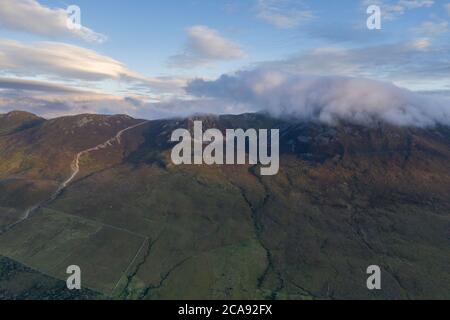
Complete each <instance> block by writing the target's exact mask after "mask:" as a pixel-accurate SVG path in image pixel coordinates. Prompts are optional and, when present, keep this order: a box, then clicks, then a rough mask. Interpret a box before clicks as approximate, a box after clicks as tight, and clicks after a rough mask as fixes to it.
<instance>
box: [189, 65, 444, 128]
mask: <svg viewBox="0 0 450 320" xmlns="http://www.w3.org/2000/svg"><path fill="white" fill-rule="evenodd" d="M186 90H187V92H188V93H189V94H192V95H194V96H198V97H208V98H215V99H221V100H225V101H228V102H229V103H230V104H239V105H242V104H246V105H248V107H249V109H260V110H265V111H268V112H270V113H271V114H272V115H275V116H278V117H282V118H290V117H295V118H297V119H305V120H312V121H320V122H325V123H335V122H336V121H339V120H344V121H351V122H355V123H363V124H368V123H371V122H373V121H380V120H381V121H385V122H388V123H391V124H395V125H411V126H419V127H423V126H431V125H435V124H447V125H449V124H450V103H449V102H450V101H446V100H445V99H444V98H438V97H431V96H425V95H421V94H418V93H414V92H412V91H409V90H406V89H403V88H400V87H397V86H395V85H393V84H389V83H384V82H379V81H374V80H368V79H361V78H350V77H340V76H334V77H326V76H304V75H299V74H292V73H289V72H282V71H274V70H272V69H256V70H252V71H241V72H238V73H236V74H234V75H223V76H221V77H220V78H219V79H217V80H214V81H206V80H201V79H198V80H194V81H192V82H191V83H190V84H189V85H188V87H187V89H186Z"/></svg>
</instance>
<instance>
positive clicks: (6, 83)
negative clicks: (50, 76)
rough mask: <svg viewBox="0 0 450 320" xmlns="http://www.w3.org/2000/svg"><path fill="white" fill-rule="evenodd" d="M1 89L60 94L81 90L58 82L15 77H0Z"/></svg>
mask: <svg viewBox="0 0 450 320" xmlns="http://www.w3.org/2000/svg"><path fill="white" fill-rule="evenodd" d="M1 89H7V90H21V91H33V92H47V93H60V94H68V93H80V92H81V91H80V90H77V89H73V88H69V87H65V86H63V85H60V84H54V83H48V82H47V83H46V82H42V81H34V80H26V79H16V78H0V90H1Z"/></svg>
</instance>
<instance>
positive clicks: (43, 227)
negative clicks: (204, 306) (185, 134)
mask: <svg viewBox="0 0 450 320" xmlns="http://www.w3.org/2000/svg"><path fill="white" fill-rule="evenodd" d="M25 115H26V114H22V116H23V117H24V119H29V118H34V117H33V116H32V115H26V116H25ZM0 119H1V120H0V126H1V127H0V130H1V128H8V129H5V130H4V132H5V133H4V134H3V135H2V136H1V137H0V226H2V227H3V229H4V232H3V233H2V234H1V235H0V255H3V256H6V257H8V258H10V259H13V260H14V261H16V262H17V263H22V264H25V265H27V266H29V267H30V268H32V269H33V270H35V271H34V272H33V277H32V279H31V280H30V279H29V278H25V280H24V278H23V276H21V272H19V271H17V275H16V273H15V272H16V271H14V270H16V269H17V270H22V268H23V267H21V266H19V265H18V264H15V262H14V263H13V262H11V260H9V259H0V292H12V290H13V289H11V288H14V286H16V285H17V283H19V284H23V283H25V284H23V287H22V288H32V289H29V290H30V292H28V291H27V290H25V289H24V290H25V291H21V292H22V293H20V294H17V295H16V296H17V297H19V298H23V297H28V296H26V295H24V294H29V295H31V296H32V297H42V298H48V297H50V298H62V299H65V298H69V299H70V298H73V296H71V295H70V294H69V293H67V292H64V291H62V292H61V291H58V290H59V289H58V288H61V287H60V286H61V282H58V281H57V280H51V281H53V283H54V286H53V285H48V286H47V284H49V283H52V282H49V281H50V280H48V278H46V277H45V279H47V280H42V281H43V283H45V284H46V285H43V286H41V287H40V288H38V289H39V290H40V291H38V289H36V288H35V286H33V283H36V282H32V281H41V280H36V279H40V277H42V279H44V276H43V275H40V274H38V273H37V272H41V273H43V274H48V275H50V276H52V277H54V278H55V279H65V276H66V275H65V268H66V267H67V266H68V265H71V264H77V265H80V267H81V268H82V272H83V274H82V279H83V285H84V287H87V288H90V289H92V290H94V291H97V292H101V293H103V294H105V295H106V296H108V297H112V298H122V299H167V298H169V299H211V298H219V299H240V298H242V299H255V298H267V299H350V298H357V299H359V298H369V299H425V298H436V299H445V298H446V299H450V268H449V266H450V200H449V199H450V162H449V160H450V129H449V128H448V127H438V128H432V129H415V128H398V127H391V126H387V125H384V124H379V125H374V126H372V127H370V128H369V127H363V126H356V125H350V124H340V125H337V126H335V127H329V126H324V125H319V124H314V123H298V122H290V121H281V120H275V119H272V118H270V117H266V116H264V115H253V114H248V115H241V116H222V117H202V120H203V121H204V125H205V126H207V127H215V128H220V129H225V128H244V129H245V128H279V129H280V134H281V135H280V144H281V166H280V173H279V174H278V175H277V176H273V177H260V176H259V175H257V174H256V173H257V172H259V170H257V168H256V167H251V166H218V167H208V166H194V165H192V166H179V167H176V166H173V165H172V164H171V161H170V150H171V146H172V144H171V143H169V138H170V135H171V133H172V131H173V130H174V129H176V128H180V127H187V128H191V126H192V125H193V119H185V120H164V121H163V120H161V121H151V122H148V123H146V124H145V125H142V126H140V127H137V128H135V129H133V130H130V131H128V132H126V133H124V135H123V136H122V139H121V143H120V144H119V143H117V142H116V143H114V144H113V145H112V146H110V147H108V148H105V149H102V150H99V151H94V152H91V153H89V154H87V155H85V156H83V157H82V158H81V159H80V160H81V161H80V168H81V171H80V173H79V175H78V176H77V177H76V179H75V180H74V181H73V182H72V183H71V184H69V186H68V187H67V188H66V189H64V190H63V192H62V193H61V194H59V195H58V196H57V197H56V199H54V200H52V201H46V200H48V199H49V197H51V195H52V193H53V192H54V191H55V189H56V188H57V187H58V185H59V183H61V182H62V181H64V180H65V179H67V177H68V176H69V175H70V173H71V167H70V166H71V162H72V161H73V158H74V156H75V155H76V153H78V152H80V151H82V150H85V149H87V148H90V147H94V146H96V145H98V144H100V143H103V142H104V141H106V140H108V139H109V138H111V137H113V136H114V135H115V134H116V133H117V132H118V131H120V130H122V129H124V128H126V127H128V126H131V125H134V124H136V123H139V121H138V120H134V119H131V118H128V117H125V116H111V117H107V116H93V115H81V116H76V117H66V118H60V119H55V120H50V121H44V120H42V119H39V121H36V122H33V123H32V124H27V125H22V124H21V123H20V121H18V122H17V121H16V122H15V123H14V124H9V122H8V121H7V120H6V121H5V119H7V116H1V118H0ZM36 204H41V205H42V207H41V208H40V209H38V210H36V211H35V212H33V214H32V215H31V216H30V217H29V218H28V219H26V220H24V221H22V222H21V223H19V224H17V225H16V226H14V227H13V228H6V227H7V226H8V225H10V224H11V223H14V222H15V221H19V220H20V219H21V218H22V215H23V212H24V211H26V209H27V208H30V207H31V206H34V205H36ZM372 264H376V265H379V266H380V267H381V268H382V272H383V274H382V290H381V291H377V292H371V291H368V290H367V289H366V279H367V275H366V268H367V267H368V266H369V265H372ZM11 266H12V267H11ZM16 266H17V267H16ZM3 270H6V271H3ZM8 270H10V271H8ZM11 272H12V273H11ZM27 272H28V269H27ZM30 272H31V271H30ZM16 279H17V280H16ZM46 281H47V282H46ZM58 286H59V287H58ZM49 288H51V289H49ZM61 290H62V289H61ZM49 291H50V292H54V293H55V294H53V293H52V294H49V293H48V292H49ZM26 292H28V293H26ZM6 296H7V297H10V296H11V295H10V294H6ZM82 297H85V298H89V297H90V296H89V294H87V293H86V295H82ZM92 297H95V296H92Z"/></svg>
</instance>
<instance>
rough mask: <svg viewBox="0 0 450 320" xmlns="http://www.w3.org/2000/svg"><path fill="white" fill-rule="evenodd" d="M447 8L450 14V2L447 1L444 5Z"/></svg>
mask: <svg viewBox="0 0 450 320" xmlns="http://www.w3.org/2000/svg"><path fill="white" fill-rule="evenodd" d="M444 7H445V9H446V10H447V13H448V15H449V16H450V3H447V4H446V5H444Z"/></svg>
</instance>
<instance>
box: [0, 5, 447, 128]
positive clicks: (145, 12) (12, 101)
mask: <svg viewBox="0 0 450 320" xmlns="http://www.w3.org/2000/svg"><path fill="white" fill-rule="evenodd" d="M0 2H1V5H0V112H6V111H9V110H12V109H21V110H27V111H31V112H34V113H37V114H39V115H41V116H45V117H49V118H50V117H56V116H62V115H70V114H77V113H107V114H116V113H125V114H129V115H131V116H134V117H142V118H149V119H153V118H161V117H170V116H184V115H189V114H192V113H241V112H250V111H258V110H260V109H261V108H263V109H264V108H266V109H269V110H271V111H273V112H274V113H276V114H280V113H281V111H280V110H285V113H287V114H291V115H292V114H296V115H302V116H303V117H305V114H309V113H308V112H306V111H305V110H309V111H311V110H312V109H314V110H315V109H317V108H318V109H319V110H320V111H323V110H329V109H330V108H331V109H332V110H334V111H333V114H335V113H337V114H338V115H339V117H349V116H350V117H352V116H354V114H355V112H353V111H352V112H350V111H349V110H348V109H345V108H344V107H343V106H342V105H343V104H348V105H355V99H359V100H358V104H361V109H362V110H366V111H367V110H369V111H370V110H372V109H370V108H372V107H371V106H372V105H376V104H377V103H378V101H375V102H374V101H373V99H372V100H371V101H368V100H370V99H366V98H367V94H366V95H364V96H361V95H359V96H357V97H355V96H356V95H355V94H353V92H354V90H359V92H366V93H368V94H370V95H372V94H373V95H374V96H377V95H381V96H383V98H385V99H384V100H383V99H382V101H387V100H388V99H390V98H391V94H392V92H393V91H395V92H396V99H399V100H395V101H397V104H398V106H391V104H389V107H387V106H383V107H385V108H384V109H383V110H387V111H386V112H388V111H389V112H390V113H392V108H396V110H397V111H398V110H407V113H408V114H406V115H405V117H404V119H402V120H399V118H398V117H397V116H392V114H390V115H389V116H387V115H386V114H385V113H383V115H382V117H384V118H386V119H391V120H392V119H396V120H392V121H394V122H396V121H397V122H401V123H403V121H406V120H405V119H410V120H408V121H409V122H411V121H416V122H417V121H419V122H420V123H421V121H420V120H418V119H419V118H420V117H419V118H417V117H416V116H417V114H415V115H416V116H413V115H412V114H413V113H414V112H416V111H417V110H419V111H420V112H419V113H421V112H425V113H427V115H426V117H428V118H427V120H426V121H423V123H428V122H429V121H431V122H434V121H435V120H434V119H438V118H442V117H443V118H445V119H446V120H447V117H448V114H449V110H448V105H450V104H446V101H450V100H448V99H449V96H450V94H449V93H450V41H449V40H450V27H449V22H450V0H340V1H329V0H223V1H219V0H183V1H179V0H165V1H163V0H149V1H141V0H129V1H122V0H95V1H92V0H73V1H72V0H64V1H63V0H39V1H37V0H0ZM71 5H76V6H77V7H79V8H80V13H81V14H80V26H79V28H77V27H74V26H70V25H68V23H67V18H68V14H67V12H66V9H67V8H68V7H69V6H71ZM370 5H377V6H379V8H380V9H381V29H375V30H369V29H368V27H367V23H366V22H367V19H368V18H369V15H370V14H368V13H367V8H368V7H369V6H370ZM72 18H73V16H72ZM74 21H75V20H74ZM349 78H351V79H349ZM353 79H361V80H362V82H361V81H352V80H353ZM379 82H381V83H379ZM224 83H225V84H227V85H228V87H226V88H225V89H224ZM311 83H313V84H314V85H312V84H311ZM359 83H364V84H365V85H366V87H364V89H361V87H360V86H359V85H358V84H359ZM200 84H201V85H200ZM342 84H344V85H345V86H346V87H345V88H343V87H342ZM219 85H220V86H222V87H219V88H218V86H219ZM327 86H328V87H330V88H331V87H332V88H333V89H334V90H340V91H345V92H348V94H347V95H346V96H341V95H334V96H333V98H332V99H331V98H330V100H326V101H324V100H323V99H322V98H321V99H318V98H317V97H316V96H317V95H318V93H317V92H320V94H321V97H323V94H324V92H325V93H328V92H329V91H327V90H324V88H327ZM200 87H201V90H200V89H199V88H200ZM300 87H301V89H299V88H300ZM305 87H307V88H308V90H304V88H305ZM261 88H263V89H264V92H261V91H260V90H262V89H261ZM288 88H289V89H288ZM244 90H246V91H245V92H244ZM380 90H381V91H380ZM268 92H270V93H271V94H270V95H268V94H267V93H268ZM274 97H275V98H274ZM286 97H291V101H288V102H286V101H284V100H286ZM311 97H313V98H311ZM336 99H340V100H339V101H337V100H336ZM361 99H362V102H361ZM271 100H275V102H274V101H271ZM296 101H303V102H302V103H298V102H296ZM311 101H312V102H311ZM311 103H314V106H311V105H310V104H311ZM286 104H287V105H288V106H289V108H290V109H289V110H291V109H292V110H291V111H292V112H289V110H287V109H286ZM317 105H318V106H317ZM430 105H433V106H435V105H438V106H440V107H439V108H438V110H435V109H436V108H434V107H433V108H431V109H433V110H432V111H423V110H422V111H421V109H420V108H425V109H430V107H429V106H430ZM338 106H339V107H338ZM441 106H442V107H441ZM299 108H300V109H301V110H300V111H301V112H298V111H299V110H298V109H299ZM311 108H312V109H311ZM354 108H356V106H354ZM417 108H419V109H417ZM340 109H345V110H343V111H342V110H341V111H342V112H341V111H339V110H340ZM336 110H338V111H336ZM356 111H358V110H356ZM283 112H284V111H283ZM377 112H378V111H377ZM377 114H378V113H377ZM365 116H367V112H366V113H365V114H364V116H363V118H364V117H365ZM325 118H327V117H326V116H324V119H325ZM358 119H359V118H358ZM411 119H413V120H411ZM422 120H423V119H422ZM408 121H407V122H408ZM436 121H437V120H436Z"/></svg>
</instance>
